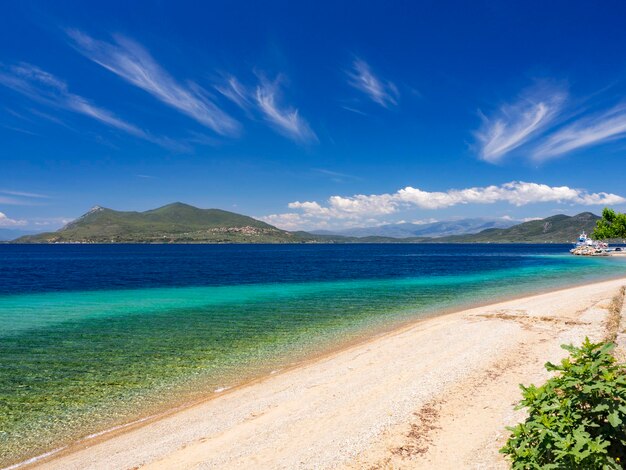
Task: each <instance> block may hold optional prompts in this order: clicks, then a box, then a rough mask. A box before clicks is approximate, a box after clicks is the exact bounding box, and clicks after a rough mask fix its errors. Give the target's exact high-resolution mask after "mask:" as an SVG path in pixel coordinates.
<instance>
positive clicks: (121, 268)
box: [0, 244, 626, 467]
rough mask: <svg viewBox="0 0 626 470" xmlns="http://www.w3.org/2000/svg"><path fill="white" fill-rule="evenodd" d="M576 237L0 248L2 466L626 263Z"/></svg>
mask: <svg viewBox="0 0 626 470" xmlns="http://www.w3.org/2000/svg"><path fill="white" fill-rule="evenodd" d="M569 248H571V246H569V245H555V244H551V245H521V244H520V245H516V244H507V245H496V244H484V245H483V244H472V245H458V244H428V245H424V244H337V245H332V244H328V245H324V244H302V245H12V244H4V245H0V467H5V466H9V465H13V464H16V463H19V462H22V461H24V460H26V459H30V458H32V457H35V456H37V455H40V454H43V453H46V452H50V451H54V450H55V449H62V448H63V447H64V446H66V445H68V444H69V443H72V442H76V441H77V440H81V439H88V438H89V437H90V436H94V435H97V434H99V433H102V432H103V431H106V430H107V429H111V428H114V427H117V426H123V425H125V424H128V423H132V422H134V421H137V420H141V419H144V418H146V417H148V416H152V415H154V414H157V413H160V412H163V411H164V410H167V409H170V408H172V407H176V406H184V405H185V404H188V403H192V402H194V401H197V400H200V399H207V398H211V397H213V396H217V395H219V394H220V393H225V392H226V391H227V390H228V389H229V388H232V387H236V386H238V385H241V384H243V383H245V382H247V381H250V380H252V379H255V378H259V377H265V376H268V375H271V374H274V373H277V372H280V371H281V370H284V369H286V368H289V367H293V366H295V365H297V364H299V363H301V362H302V361H305V360H309V359H311V358H314V357H316V356H319V355H322V354H325V353H328V352H329V351H333V350H336V349H338V348H341V347H343V346H345V345H348V344H351V343H354V342H358V341H363V340H366V339H367V338H371V337H372V336H374V335H377V334H381V333H383V332H386V331H390V330H392V329H394V328H397V327H399V326H401V325H404V324H407V323H410V322H414V321H418V320H420V319H423V318H426V317H428V316H433V315H440V314H443V313H446V312H451V311H454V310H458V309H462V308H465V307H469V306H474V305H480V304H485V303H490V302H494V301H497V300H504V299H508V298H513V297H516V296H522V295H527V294H531V293H538V292H544V291H549V290H553V289H558V288H561V287H569V286H572V285H578V284H584V283H588V282H594V281H598V280H603V279H610V278H617V277H624V276H626V259H624V258H617V257H615V258H613V257H609V258H600V257H598V258H588V257H577V256H572V255H570V254H569V253H568V250H569ZM476 341H480V338H476Z"/></svg>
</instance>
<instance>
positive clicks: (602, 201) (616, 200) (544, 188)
mask: <svg viewBox="0 0 626 470" xmlns="http://www.w3.org/2000/svg"><path fill="white" fill-rule="evenodd" d="M549 202H552V203H565V204H570V205H577V206H594V205H595V206H602V205H614V204H622V203H624V202H626V199H625V198H624V197H622V196H619V195H617V194H611V193H606V192H599V193H590V192H588V191H585V190H583V189H575V188H570V187H568V186H548V185H545V184H538V183H527V182H522V181H512V182H509V183H505V184H502V185H500V186H495V185H492V186H483V187H473V188H466V189H450V190H448V191H445V192H438V191H434V192H433V191H424V190H421V189H418V188H413V187H411V186H407V187H406V188H403V189H400V190H398V191H396V192H395V193H390V194H371V195H363V194H357V195H354V196H350V197H343V196H331V197H330V198H329V199H328V201H327V203H326V204H320V203H318V202H316V201H295V202H291V203H289V204H288V207H289V208H290V209H293V210H296V211H297V212H291V213H284V214H274V215H270V216H267V217H265V218H264V219H263V220H265V221H266V222H269V223H275V224H277V225H279V226H282V227H287V226H289V227H291V228H293V227H303V226H305V225H308V226H311V225H314V226H318V227H319V226H323V225H327V224H328V222H329V221H337V220H341V221H344V222H349V223H352V224H353V223H357V222H358V221H363V219H370V218H372V217H382V216H387V215H389V214H394V213H397V212H399V211H402V210H410V209H422V210H437V209H446V208H449V207H453V206H458V205H466V204H495V203H508V204H511V205H514V206H517V207H520V206H525V205H528V204H536V203H549ZM281 224H282V225H281Z"/></svg>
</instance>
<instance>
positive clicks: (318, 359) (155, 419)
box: [8, 278, 626, 468]
mask: <svg viewBox="0 0 626 470" xmlns="http://www.w3.org/2000/svg"><path fill="white" fill-rule="evenodd" d="M624 281H626V280H624V279H621V278H619V279H618V280H612V281H600V282H597V283H593V284H591V285H592V286H601V285H603V284H610V283H616V282H617V283H619V282H624ZM586 285H587V286H589V284H586ZM574 289H576V287H568V288H559V289H556V290H549V293H550V294H552V295H557V296H559V294H560V293H565V292H570V291H572V290H574ZM543 295H547V294H546V293H545V292H544V293H536V292H535V293H533V294H532V295H528V294H524V295H522V296H518V297H515V298H512V299H511V298H509V299H508V300H498V301H497V302H496V303H495V304H494V303H493V302H492V301H488V302H484V303H483V304H482V306H477V305H472V306H467V305H466V306H464V307H461V308H455V309H451V311H448V312H445V313H443V312H439V313H437V314H432V315H430V316H428V317H426V318H422V319H418V320H413V321H410V322H408V323H405V324H403V325H399V326H398V327H396V328H394V329H393V330H391V331H384V332H378V333H377V334H375V335H374V336H370V337H367V338H359V339H357V340H353V341H351V342H350V343H349V344H346V343H344V344H342V345H340V346H338V347H337V348H335V349H333V350H331V351H327V352H325V353H323V354H320V355H317V356H315V357H312V358H308V359H306V360H304V361H301V362H298V363H297V364H293V365H290V366H288V367H285V368H283V369H281V370H280V371H279V373H274V374H269V375H265V376H262V377H258V378H255V379H253V380H250V381H247V382H246V383H243V384H240V385H238V386H235V387H232V388H230V389H228V390H225V391H223V392H222V393H215V392H213V393H211V394H210V395H209V396H204V397H202V398H200V399H198V400H195V401H193V402H190V403H186V404H183V405H181V406H178V407H176V408H173V409H168V410H165V411H163V412H162V413H157V414H155V415H151V416H148V417H144V418H142V419H140V420H138V421H134V422H131V423H127V424H123V425H120V426H116V427H115V428H113V429H109V430H105V431H102V432H100V433H96V434H95V435H90V436H87V437H86V438H83V439H81V440H79V441H77V442H74V443H73V444H71V445H69V446H67V447H62V448H60V449H58V450H57V451H53V453H46V454H43V455H41V456H38V457H35V458H34V460H33V459H29V460H27V461H24V462H21V463H18V464H15V465H13V466H12V467H8V468H24V467H32V466H37V465H44V466H45V464H46V463H48V462H49V463H51V464H53V463H54V462H55V461H58V460H59V459H61V460H63V458H64V457H66V456H71V455H73V454H75V453H76V452H77V451H80V452H84V450H83V449H84V448H89V449H91V448H94V447H95V446H98V445H100V444H102V443H106V442H110V441H111V440H113V439H115V438H116V437H118V436H120V435H128V434H130V433H133V432H136V431H137V430H141V429H145V428H147V427H150V426H155V425H158V423H162V422H163V421H165V420H167V419H169V418H172V417H175V416H178V415H180V414H181V413H189V412H193V410H194V409H198V408H199V407H203V406H207V405H210V404H211V403H212V402H214V401H216V400H218V399H223V398H226V397H229V396H232V395H233V394H235V393H237V392H238V391H241V390H245V389H249V388H251V387H255V386H256V387H259V386H261V387H262V386H263V384H264V383H266V382H267V381H270V380H276V379H277V378H278V379H282V378H284V377H285V376H286V375H289V374H293V373H294V372H297V371H299V370H304V369H306V368H308V367H311V366H315V365H316V364H317V365H319V364H321V363H323V362H325V361H332V360H333V359H336V358H337V357H338V356H345V355H346V354H349V353H350V352H351V351H354V350H355V349H359V348H363V347H367V345H370V344H372V343H380V342H385V341H390V340H392V339H393V337H397V336H398V335H402V334H403V333H406V332H407V331H409V330H412V329H415V328H419V327H420V325H421V326H422V327H424V326H427V325H428V323H429V322H431V323H432V322H437V321H441V320H442V319H445V318H446V317H451V316H452V317H455V316H456V317H458V316H459V315H462V314H464V313H467V312H468V311H471V310H476V309H480V308H486V307H494V306H496V305H500V304H503V303H511V302H515V301H520V300H524V299H526V300H527V299H529V298H533V297H538V296H543ZM53 468H54V465H53Z"/></svg>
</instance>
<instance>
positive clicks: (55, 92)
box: [0, 63, 180, 149]
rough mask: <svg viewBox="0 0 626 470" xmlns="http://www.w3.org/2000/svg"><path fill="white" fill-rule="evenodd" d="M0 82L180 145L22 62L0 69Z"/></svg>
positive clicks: (44, 101) (161, 142)
mask: <svg viewBox="0 0 626 470" xmlns="http://www.w3.org/2000/svg"><path fill="white" fill-rule="evenodd" d="M0 85H4V86H5V87H7V88H10V89H12V90H14V91H16V92H18V93H20V94H22V95H24V96H26V97H28V98H29V99H31V100H33V101H35V102H37V103H40V104H43V105H46V106H50V107H52V108H56V109H64V110H67V111H71V112H74V113H77V114H81V115H83V116H87V117H90V118H92V119H95V120H96V121H99V122H100V123H102V124H106V125H107V126H110V127H113V128H116V129H119V130H121V131H123V132H126V133H128V134H130V135H133V136H135V137H138V138H140V139H144V140H147V141H149V142H152V143H155V144H158V145H161V146H163V147H167V148H176V149H178V148H180V146H179V145H178V144H176V143H175V142H174V141H172V140H170V139H167V138H161V137H156V136H153V135H151V134H149V133H148V132H146V131H144V130H143V129H141V128H139V127H137V126H136V125H134V124H131V123H130V122H128V121H125V120H123V119H121V118H119V117H117V116H116V115H115V114H114V113H113V112H112V111H109V110H107V109H105V108H102V107H99V106H97V105H95V104H93V103H92V102H91V101H89V100H88V99H87V98H84V97H82V96H80V95H76V94H74V93H71V92H70V91H69V89H68V86H67V84H66V83H65V82H64V81H63V80H61V79H59V78H57V77H56V76H54V75H52V74H51V73H48V72H46V71H44V70H42V69H40V68H39V67H37V66H35V65H31V64H27V63H21V64H19V65H15V66H12V67H8V68H4V69H0Z"/></svg>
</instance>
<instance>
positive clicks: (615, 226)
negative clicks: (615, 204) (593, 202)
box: [593, 207, 626, 240]
mask: <svg viewBox="0 0 626 470" xmlns="http://www.w3.org/2000/svg"><path fill="white" fill-rule="evenodd" d="M593 238H595V239H597V240H606V239H607V238H626V214H621V213H619V212H615V211H614V210H613V209H609V208H608V207H605V208H604V210H603V211H602V218H601V219H600V220H598V222H597V223H596V228H595V229H594V231H593Z"/></svg>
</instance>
